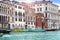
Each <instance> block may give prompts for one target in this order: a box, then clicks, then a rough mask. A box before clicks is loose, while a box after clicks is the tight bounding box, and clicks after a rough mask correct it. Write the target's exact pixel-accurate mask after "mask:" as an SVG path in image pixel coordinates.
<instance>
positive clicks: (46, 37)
mask: <svg viewBox="0 0 60 40" xmlns="http://www.w3.org/2000/svg"><path fill="white" fill-rule="evenodd" d="M0 40H60V31H48V32H21V33H11V34H5V35H3V36H2V37H0Z"/></svg>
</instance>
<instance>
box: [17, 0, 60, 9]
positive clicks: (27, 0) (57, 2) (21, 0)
mask: <svg viewBox="0 0 60 40" xmlns="http://www.w3.org/2000/svg"><path fill="white" fill-rule="evenodd" d="M16 1H20V2H23V1H24V2H32V1H41V0H16ZM50 1H52V2H53V3H55V4H57V5H59V9H60V0H50Z"/></svg>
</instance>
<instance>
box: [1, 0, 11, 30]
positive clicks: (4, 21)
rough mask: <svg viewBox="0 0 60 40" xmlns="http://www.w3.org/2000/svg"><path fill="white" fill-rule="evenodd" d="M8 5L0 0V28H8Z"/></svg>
mask: <svg viewBox="0 0 60 40" xmlns="http://www.w3.org/2000/svg"><path fill="white" fill-rule="evenodd" d="M10 7H11V5H9V4H7V3H6V2H4V1H0V29H10V24H9V22H10Z"/></svg>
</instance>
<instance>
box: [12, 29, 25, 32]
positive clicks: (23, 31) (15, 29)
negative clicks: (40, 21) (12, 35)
mask: <svg viewBox="0 0 60 40" xmlns="http://www.w3.org/2000/svg"><path fill="white" fill-rule="evenodd" d="M12 32H24V30H16V29H15V30H12Z"/></svg>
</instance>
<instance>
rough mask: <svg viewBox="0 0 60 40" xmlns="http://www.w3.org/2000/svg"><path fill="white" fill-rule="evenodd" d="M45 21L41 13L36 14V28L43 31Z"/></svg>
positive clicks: (45, 25) (45, 26) (45, 24)
mask: <svg viewBox="0 0 60 40" xmlns="http://www.w3.org/2000/svg"><path fill="white" fill-rule="evenodd" d="M47 25H48V24H47V20H46V18H45V17H44V15H43V14H42V13H36V28H37V29H45V28H47Z"/></svg>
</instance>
